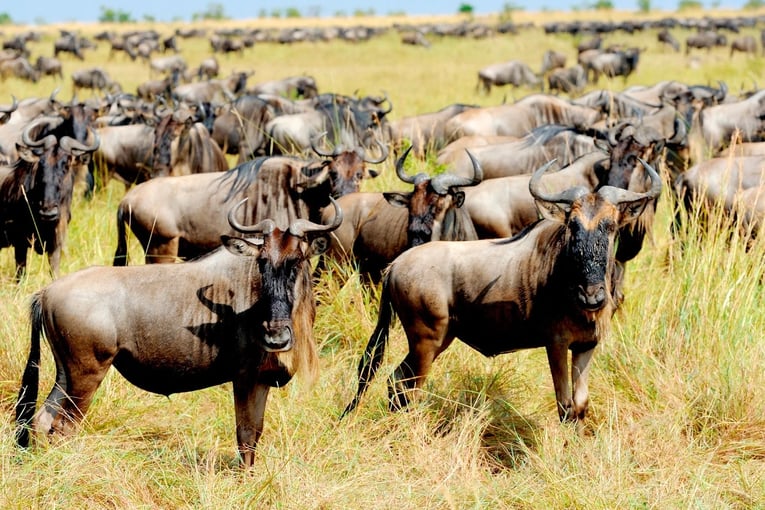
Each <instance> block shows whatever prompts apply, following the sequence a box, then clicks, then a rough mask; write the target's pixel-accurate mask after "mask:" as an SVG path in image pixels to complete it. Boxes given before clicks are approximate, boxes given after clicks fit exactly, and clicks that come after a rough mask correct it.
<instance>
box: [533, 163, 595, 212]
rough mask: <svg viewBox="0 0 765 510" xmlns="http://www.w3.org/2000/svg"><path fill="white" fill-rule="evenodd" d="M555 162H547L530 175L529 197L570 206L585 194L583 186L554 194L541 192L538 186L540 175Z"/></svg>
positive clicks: (585, 189) (585, 190)
mask: <svg viewBox="0 0 765 510" xmlns="http://www.w3.org/2000/svg"><path fill="white" fill-rule="evenodd" d="M556 161H557V159H553V160H552V161H548V162H547V163H546V164H544V165H543V166H541V167H539V168H538V169H537V170H535V171H534V173H533V174H532V175H531V180H529V192H530V193H531V196H532V197H534V199H535V200H540V201H542V202H551V203H554V204H570V203H572V202H573V201H574V200H576V199H577V198H579V197H581V196H582V195H585V194H587V193H588V190H587V188H585V187H583V186H577V187H575V188H569V189H567V190H564V191H561V192H560V193H556V194H547V193H545V192H544V191H542V189H541V187H540V186H539V184H540V179H541V178H542V174H544V173H545V172H546V171H547V170H548V169H549V168H550V167H551V166H552V165H553V163H555V162H556Z"/></svg>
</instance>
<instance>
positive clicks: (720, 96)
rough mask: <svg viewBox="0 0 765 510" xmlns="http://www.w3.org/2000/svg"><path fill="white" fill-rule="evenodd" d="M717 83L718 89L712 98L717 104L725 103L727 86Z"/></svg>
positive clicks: (722, 82) (723, 83)
mask: <svg viewBox="0 0 765 510" xmlns="http://www.w3.org/2000/svg"><path fill="white" fill-rule="evenodd" d="M717 83H719V84H720V88H719V89H718V90H717V91H715V95H714V98H715V99H716V100H717V102H718V103H719V102H722V101H725V96H727V95H728V86H727V85H726V84H725V82H724V81H722V80H719V81H718V82H717Z"/></svg>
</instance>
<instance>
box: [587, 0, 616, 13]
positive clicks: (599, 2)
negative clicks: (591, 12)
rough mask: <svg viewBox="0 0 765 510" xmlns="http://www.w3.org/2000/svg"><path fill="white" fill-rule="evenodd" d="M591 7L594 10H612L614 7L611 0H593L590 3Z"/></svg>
mask: <svg viewBox="0 0 765 510" xmlns="http://www.w3.org/2000/svg"><path fill="white" fill-rule="evenodd" d="M592 8H593V9H595V10H596V11H612V10H613V9H614V3H613V2H612V1H611V0H595V2H594V3H593V4H592Z"/></svg>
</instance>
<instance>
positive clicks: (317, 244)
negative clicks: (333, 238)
mask: <svg viewBox="0 0 765 510" xmlns="http://www.w3.org/2000/svg"><path fill="white" fill-rule="evenodd" d="M328 249H329V236H328V235H326V234H323V235H320V236H318V237H315V238H314V239H311V255H321V254H322V253H324V252H325V251H327V250H328Z"/></svg>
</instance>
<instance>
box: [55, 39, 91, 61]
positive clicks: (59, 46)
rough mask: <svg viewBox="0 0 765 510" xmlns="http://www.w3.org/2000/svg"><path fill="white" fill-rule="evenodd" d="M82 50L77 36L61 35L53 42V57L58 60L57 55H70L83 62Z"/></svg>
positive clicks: (80, 41)
mask: <svg viewBox="0 0 765 510" xmlns="http://www.w3.org/2000/svg"><path fill="white" fill-rule="evenodd" d="M83 48H84V46H83V45H82V40H81V39H80V37H78V36H77V34H73V33H62V35H61V37H59V38H58V39H56V40H55V41H54V42H53V56H54V57H56V58H58V55H59V53H71V54H72V55H74V56H75V57H77V58H78V59H80V60H84V59H85V56H84V55H83V54H82V49H83Z"/></svg>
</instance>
